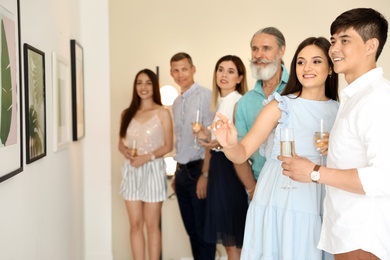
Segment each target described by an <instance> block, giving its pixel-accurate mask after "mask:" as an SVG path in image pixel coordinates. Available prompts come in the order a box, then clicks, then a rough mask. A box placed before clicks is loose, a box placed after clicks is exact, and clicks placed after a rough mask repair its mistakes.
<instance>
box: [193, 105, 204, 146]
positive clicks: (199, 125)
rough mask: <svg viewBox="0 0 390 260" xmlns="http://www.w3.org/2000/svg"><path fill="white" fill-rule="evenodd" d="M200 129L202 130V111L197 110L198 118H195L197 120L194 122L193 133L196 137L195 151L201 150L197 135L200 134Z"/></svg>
mask: <svg viewBox="0 0 390 260" xmlns="http://www.w3.org/2000/svg"><path fill="white" fill-rule="evenodd" d="M200 129H202V123H201V121H200V110H199V109H198V110H196V116H195V119H194V121H192V131H193V132H194V133H195V136H194V148H195V149H199V148H200V147H199V145H198V135H197V134H196V133H198V132H199V131H200Z"/></svg>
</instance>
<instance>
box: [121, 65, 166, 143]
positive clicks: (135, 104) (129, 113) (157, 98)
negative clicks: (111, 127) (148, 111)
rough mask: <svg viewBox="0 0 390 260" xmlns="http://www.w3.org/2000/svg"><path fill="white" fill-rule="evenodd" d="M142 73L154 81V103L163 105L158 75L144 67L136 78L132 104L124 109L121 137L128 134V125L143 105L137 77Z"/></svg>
mask: <svg viewBox="0 0 390 260" xmlns="http://www.w3.org/2000/svg"><path fill="white" fill-rule="evenodd" d="M142 73H143V74H146V76H148V78H149V79H150V80H151V81H152V86H153V101H154V103H156V104H158V105H161V106H162V103H161V95H160V84H159V82H158V78H157V75H156V74H155V73H154V72H153V71H151V70H150V69H143V70H141V71H139V72H138V73H137V75H135V78H134V83H133V98H132V100H131V103H130V106H129V107H128V108H126V109H125V110H123V112H122V118H121V126H120V130H119V136H120V137H121V138H124V137H125V136H126V131H127V127H128V126H129V124H130V121H131V119H133V117H134V115H135V113H137V110H138V109H139V107H140V105H141V98H140V97H139V96H138V93H137V79H138V76H139V75H141V74H142Z"/></svg>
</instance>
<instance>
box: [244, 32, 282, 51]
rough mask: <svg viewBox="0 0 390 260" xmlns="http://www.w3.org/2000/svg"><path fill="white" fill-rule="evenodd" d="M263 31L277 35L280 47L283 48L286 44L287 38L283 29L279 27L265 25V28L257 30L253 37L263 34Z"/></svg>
mask: <svg viewBox="0 0 390 260" xmlns="http://www.w3.org/2000/svg"><path fill="white" fill-rule="evenodd" d="M262 33H266V34H269V35H273V36H275V38H276V42H277V43H278V47H279V49H281V48H282V47H283V46H286V40H285V39H284V36H283V33H282V32H281V31H279V29H277V28H275V27H265V28H262V29H260V30H258V31H257V32H255V34H254V35H253V37H255V36H256V35H258V34H262ZM253 37H252V39H251V44H252V41H253Z"/></svg>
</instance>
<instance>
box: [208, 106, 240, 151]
mask: <svg viewBox="0 0 390 260" xmlns="http://www.w3.org/2000/svg"><path fill="white" fill-rule="evenodd" d="M216 115H217V117H218V118H219V120H216V121H214V122H213V123H212V124H211V126H210V127H209V128H210V130H211V131H213V132H214V136H215V137H216V138H217V140H218V143H219V144H220V145H221V146H222V147H224V148H225V149H229V148H231V147H233V146H235V145H236V144H237V129H236V127H235V126H234V125H233V123H232V122H231V121H230V120H229V119H228V118H227V117H225V116H224V115H222V114H221V113H219V112H217V114H216Z"/></svg>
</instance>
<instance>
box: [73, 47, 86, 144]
mask: <svg viewBox="0 0 390 260" xmlns="http://www.w3.org/2000/svg"><path fill="white" fill-rule="evenodd" d="M83 56H84V53H83V47H82V46H81V45H80V44H79V43H78V42H77V41H76V40H71V41H70V57H71V75H72V125H73V141H77V140H79V139H81V138H83V137H84V135H85V117H84V115H85V114H84V57H83Z"/></svg>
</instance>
